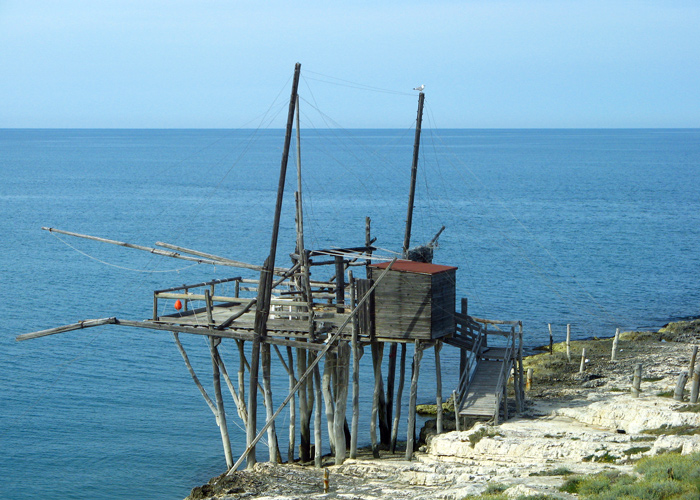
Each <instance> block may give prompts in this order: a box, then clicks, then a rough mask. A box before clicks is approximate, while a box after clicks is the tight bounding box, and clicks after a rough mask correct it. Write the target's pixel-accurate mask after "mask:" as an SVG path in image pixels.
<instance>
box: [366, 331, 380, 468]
mask: <svg viewBox="0 0 700 500" xmlns="http://www.w3.org/2000/svg"><path fill="white" fill-rule="evenodd" d="M382 352H383V349H382V350H380V349H379V346H378V345H377V341H376V340H372V365H373V367H374V394H373V395H372V420H370V424H369V432H370V439H371V442H372V456H374V458H379V442H378V441H377V420H378V413H379V391H380V390H381V384H382Z"/></svg>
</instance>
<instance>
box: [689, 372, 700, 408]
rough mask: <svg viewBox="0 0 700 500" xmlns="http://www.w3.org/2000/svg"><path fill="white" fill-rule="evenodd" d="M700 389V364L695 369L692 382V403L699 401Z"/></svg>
mask: <svg viewBox="0 0 700 500" xmlns="http://www.w3.org/2000/svg"><path fill="white" fill-rule="evenodd" d="M699 391H700V366H696V367H695V370H694V371H693V379H692V383H691V384H690V403H692V404H695V403H697V402H698V392H699Z"/></svg>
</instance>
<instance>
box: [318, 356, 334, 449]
mask: <svg viewBox="0 0 700 500" xmlns="http://www.w3.org/2000/svg"><path fill="white" fill-rule="evenodd" d="M335 362H336V355H335V354H333V353H330V352H329V353H327V354H326V360H325V363H324V365H323V379H322V381H321V383H322V384H323V385H322V393H323V402H324V403H325V406H326V424H327V425H328V442H329V444H330V446H331V453H333V452H334V450H335V431H334V425H335V404H334V403H333V396H332V394H331V373H332V372H334V371H335V364H336V363H335Z"/></svg>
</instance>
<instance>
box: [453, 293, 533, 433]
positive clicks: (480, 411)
mask: <svg viewBox="0 0 700 500" xmlns="http://www.w3.org/2000/svg"><path fill="white" fill-rule="evenodd" d="M464 309H465V308H464V307H463V310H464ZM455 318H456V323H457V325H456V332H455V334H454V335H453V336H452V337H451V338H449V339H446V340H445V342H446V343H447V344H450V345H453V346H455V347H458V348H459V349H460V350H461V351H462V352H461V356H460V378H459V383H458V387H457V390H456V391H455V399H456V402H455V403H456V407H457V411H458V413H459V415H460V416H463V417H483V418H488V419H490V420H493V422H494V423H495V424H498V420H499V413H500V408H501V407H503V409H504V416H505V418H506V419H507V418H508V406H507V399H506V398H507V391H506V387H507V384H508V380H509V379H510V376H511V372H512V374H513V386H514V389H515V400H516V407H517V409H518V411H520V410H521V408H522V401H523V398H524V390H523V383H522V370H523V368H522V323H521V322H519V321H496V320H485V319H479V318H474V317H472V316H468V315H466V314H460V313H457V314H455ZM489 327H490V328H491V329H489ZM490 339H491V341H492V343H495V344H497V345H494V346H490V345H489V340H490Z"/></svg>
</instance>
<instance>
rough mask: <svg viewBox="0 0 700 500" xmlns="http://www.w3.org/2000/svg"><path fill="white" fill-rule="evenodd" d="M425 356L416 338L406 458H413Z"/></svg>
mask: <svg viewBox="0 0 700 500" xmlns="http://www.w3.org/2000/svg"><path fill="white" fill-rule="evenodd" d="M422 357H423V346H422V345H421V343H420V340H416V343H415V351H414V353H413V376H412V377H411V395H410V397H409V402H408V429H407V436H406V460H411V459H412V458H413V446H414V443H415V439H416V400H417V399H418V375H419V373H420V361H421V358H422Z"/></svg>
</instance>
